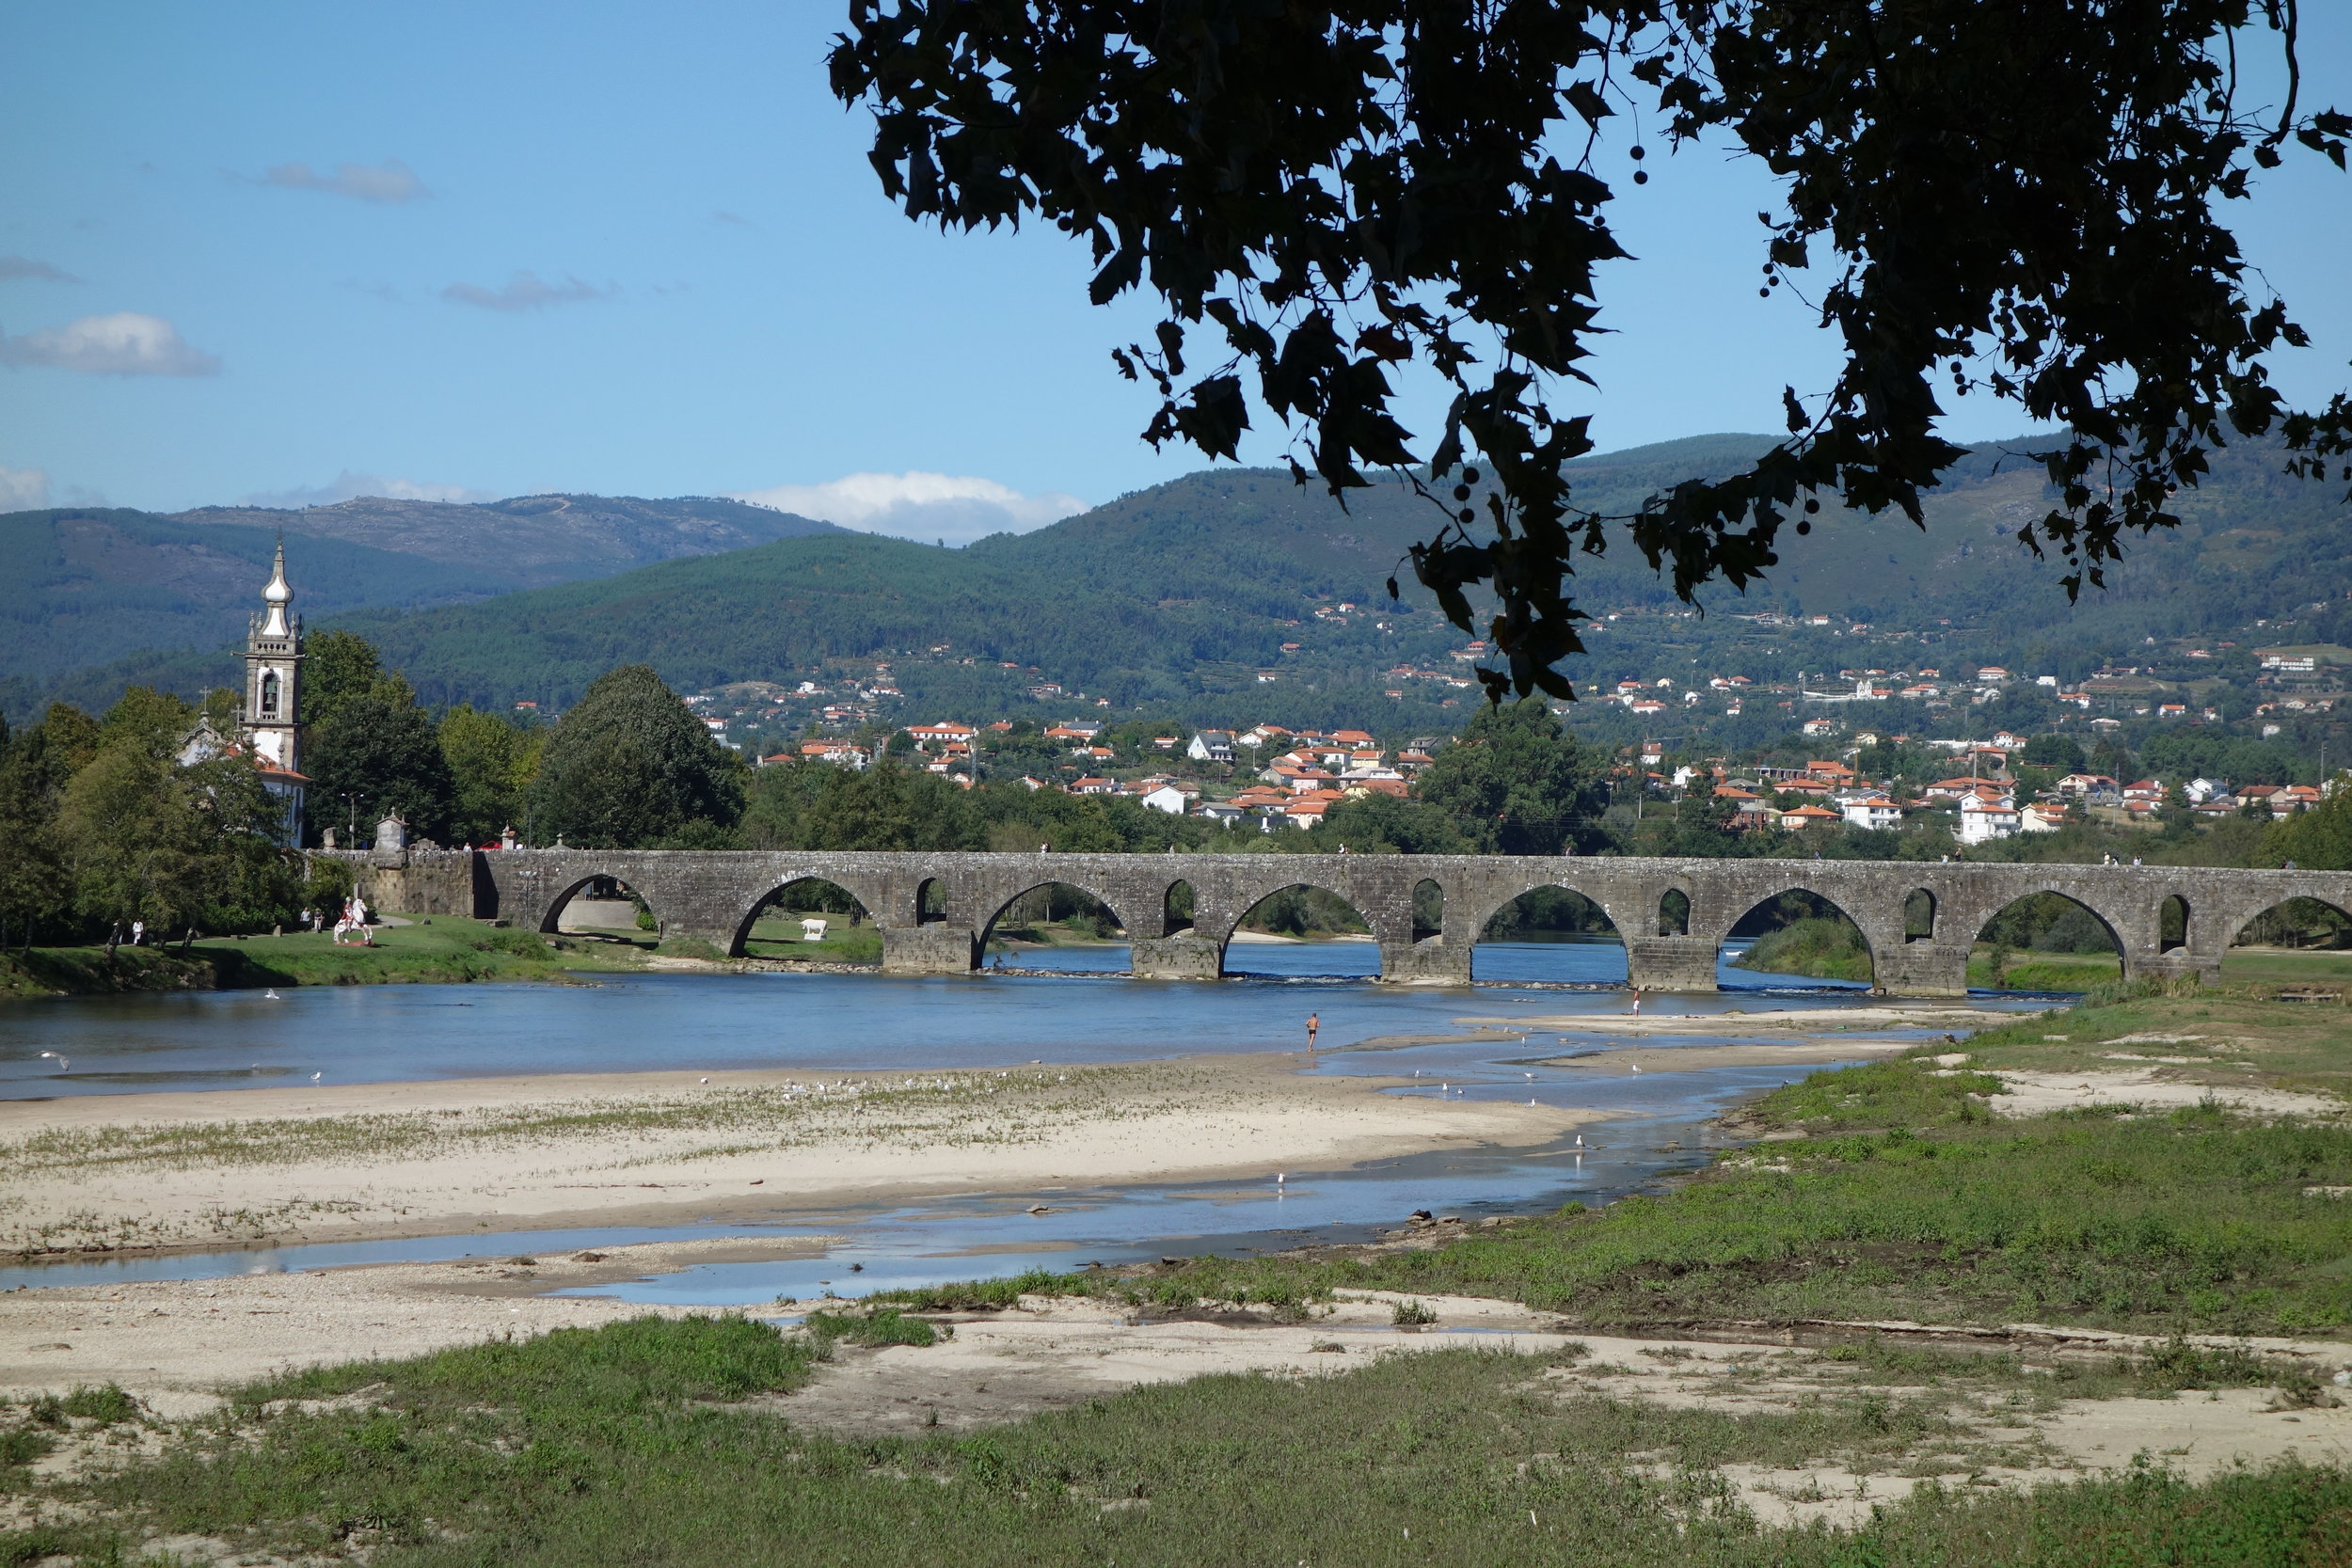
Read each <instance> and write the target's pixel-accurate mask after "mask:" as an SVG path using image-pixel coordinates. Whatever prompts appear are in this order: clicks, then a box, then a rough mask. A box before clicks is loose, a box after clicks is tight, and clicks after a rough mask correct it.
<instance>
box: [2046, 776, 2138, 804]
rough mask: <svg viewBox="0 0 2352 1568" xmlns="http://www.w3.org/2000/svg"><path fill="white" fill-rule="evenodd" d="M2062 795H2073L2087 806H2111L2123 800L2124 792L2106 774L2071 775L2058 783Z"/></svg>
mask: <svg viewBox="0 0 2352 1568" xmlns="http://www.w3.org/2000/svg"><path fill="white" fill-rule="evenodd" d="M2058 793H2059V794H2060V795H2072V796H2074V797H2075V798H2076V799H2078V800H2081V801H2082V802H2083V803H2084V804H2085V805H2090V806H2111V805H2113V804H2115V803H2116V802H2117V801H2119V800H2122V798H2123V792H2122V789H2121V788H2120V787H2119V786H2118V785H2117V784H2116V782H2115V781H2114V780H2113V779H2110V778H2108V777H2107V776H2106V774H2105V773H2069V774H2067V775H2066V777H2064V778H2062V779H2060V780H2059V781H2058Z"/></svg>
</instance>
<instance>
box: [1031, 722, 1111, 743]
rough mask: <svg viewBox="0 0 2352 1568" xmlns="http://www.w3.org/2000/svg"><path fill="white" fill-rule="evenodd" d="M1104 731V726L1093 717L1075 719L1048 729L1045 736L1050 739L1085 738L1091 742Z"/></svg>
mask: <svg viewBox="0 0 2352 1568" xmlns="http://www.w3.org/2000/svg"><path fill="white" fill-rule="evenodd" d="M1102 733H1103V726H1102V725H1100V724H1098V723H1096V722H1095V721H1093V720H1091V719H1073V720H1070V721H1067V722H1065V723H1060V724H1056V725H1055V726H1054V727H1053V728H1052V729H1050V730H1047V731H1046V732H1045V738H1046V739H1048V740H1084V741H1087V742H1089V743H1091V742H1092V741H1093V739H1094V737H1095V736H1098V735H1101V734H1102Z"/></svg>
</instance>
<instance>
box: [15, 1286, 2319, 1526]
mask: <svg viewBox="0 0 2352 1568" xmlns="http://www.w3.org/2000/svg"><path fill="white" fill-rule="evenodd" d="M832 1344H833V1340H832V1339H831V1338H826V1337H822V1336H818V1337H811V1336H808V1335H804V1334H803V1335H792V1336H785V1335H779V1334H778V1333H777V1332H776V1331H775V1330H773V1329H772V1328H770V1327H769V1326H767V1325H765V1324H762V1323H756V1322H752V1321H748V1320H744V1319H708V1318H688V1319H672V1320H660V1319H642V1320H636V1321H633V1322H630V1323H619V1324H614V1325H612V1326H610V1327H607V1328H603V1329H598V1330H593V1331H592V1330H563V1331H559V1332H557V1333H555V1334H551V1335H548V1336H546V1337H544V1338H538V1339H532V1340H527V1341H520V1342H500V1343H492V1344H488V1345H484V1346H478V1347H473V1348H469V1349H465V1350H456V1351H447V1352H442V1353H440V1354H435V1355H430V1356H424V1357H420V1358H417V1359H415V1360H410V1361H404V1362H396V1363H381V1362H373V1363H371V1362H362V1363H355V1364H352V1365H349V1366H346V1367H341V1368H334V1369H327V1370H316V1371H310V1372H303V1373H298V1374H294V1375H292V1376H289V1377H285V1378H280V1379H278V1380H275V1381H273V1382H269V1383H264V1384H261V1385H257V1386H251V1387H248V1388H246V1389H244V1390H241V1391H240V1392H239V1393H238V1395H237V1397H236V1399H235V1401H234V1402H233V1403H232V1405H231V1406H230V1409H228V1410H227V1411H225V1412H223V1413H222V1414H221V1415H220V1416H218V1417H216V1418H212V1419H210V1420H208V1421H204V1422H199V1423H196V1424H193V1425H190V1426H187V1427H183V1428H181V1429H179V1430H177V1431H176V1432H174V1433H170V1434H169V1435H167V1437H166V1439H165V1441H164V1446H163V1451H162V1452H161V1453H160V1455H158V1456H157V1457H154V1458H152V1459H147V1460H134V1461H132V1462H131V1463H129V1464H127V1465H123V1466H121V1467H119V1468H114V1469H106V1470H97V1471H92V1472H90V1473H89V1474H88V1475H87V1479H84V1480H82V1481H73V1482H66V1483H53V1484H52V1485H51V1486H50V1487H49V1488H48V1489H47V1490H46V1491H45V1493H44V1497H45V1499H46V1500H52V1501H55V1502H57V1503H61V1504H64V1505H66V1507H67V1508H69V1509H70V1510H71V1511H72V1512H71V1514H70V1515H66V1517H67V1521H68V1522H61V1523H52V1524H47V1525H40V1526H36V1527H34V1528H30V1529H19V1530H16V1531H14V1532H8V1531H0V1563H7V1564H23V1563H29V1562H34V1561H40V1560H44V1559H47V1558H50V1557H53V1556H68V1557H72V1558H73V1559H74V1560H77V1561H80V1562H86V1563H97V1562H118V1563H119V1562H126V1561H130V1560H135V1558H136V1557H137V1556H138V1554H139V1552H140V1550H141V1544H142V1543H143V1542H147V1541H153V1540H156V1539H159V1538H179V1539H180V1540H182V1541H185V1540H186V1539H188V1538H191V1537H194V1538H197V1539H199V1540H201V1541H203V1542H205V1543H207V1544H208V1545H211V1546H213V1547H215V1549H214V1550H208V1552H207V1554H206V1555H208V1556H220V1555H226V1556H229V1557H231V1558H235V1557H250V1556H260V1555H262V1554H267V1555H269V1556H270V1557H271V1558H273V1559H274V1560H288V1559H290V1558H300V1559H302V1560H324V1561H334V1560H351V1559H356V1558H358V1557H361V1556H364V1558H365V1560H366V1561H368V1562H369V1563H370V1564H371V1568H456V1565H460V1564H464V1565H478V1564H488V1563H497V1564H500V1565H501V1568H536V1565H541V1564H548V1565H554V1564H564V1565H570V1564H575V1563H582V1562H628V1563H633V1564H647V1565H656V1568H666V1565H673V1564H675V1565H679V1568H689V1565H704V1564H712V1565H716V1564H729V1565H733V1564H769V1563H775V1564H787V1563H808V1562H857V1563H861V1564H875V1565H890V1564H931V1563H938V1562H942V1561H949V1560H953V1561H955V1562H958V1563H959V1564H967V1565H971V1568H994V1565H998V1564H1003V1565H1008V1568H1011V1565H1019V1568H1034V1565H1036V1564H1039V1563H1120V1564H1127V1565H1131V1568H1156V1565H1161V1564H1167V1565H1169V1568H1174V1565H1180V1564H1181V1565H1193V1564H1200V1563H1236V1564H1240V1563H1266V1564H1274V1563H1292V1562H1295V1561H1308V1562H1346V1563H1361V1564H1373V1565H1386V1564H1403V1563H1415V1564H1419V1563H1433V1562H1438V1563H1450V1562H1476V1563H1480V1564H1493V1565H1496V1568H1513V1565H1517V1564H1522V1563H1524V1564H1530V1565H1533V1564H1539V1563H1540V1564H1547V1565H1549V1564H1557V1563H1558V1562H1560V1561H1562V1560H1565V1559H1575V1560H1589V1561H1596V1562H1607V1563H1611V1564H1616V1565H1625V1568H1645V1565H1659V1568H1667V1565H1671V1568H1765V1565H1768V1564H1771V1565H1786V1568H1814V1565H1819V1568H1863V1565H1865V1564H1889V1563H1914V1562H1916V1563H1928V1562H1933V1563H1940V1564H1954V1565H1957V1564H1979V1563H1982V1564H1993V1563H2002V1564H2012V1563H2026V1564H2053V1565H2055V1564H2061V1563H2063V1564H2074V1563H2092V1562H2096V1563H2108V1562H2113V1563H2124V1562H2134V1563H2137V1562H2153V1561H2183V1562H2208V1563H2232V1564H2249V1565H2271V1564H2276V1565H2279V1568H2300V1565H2316V1564H2320V1563H2328V1562H2336V1561H2341V1560H2344V1558H2343V1553H2344V1551H2345V1550H2346V1549H2347V1548H2352V1479H2347V1478H2346V1477H2345V1476H2344V1474H2343V1473H2341V1472H2339V1471H2334V1470H2328V1469H2320V1468H2312V1467H2306V1466H2302V1465H2295V1464H2284V1465H2273V1466H2271V1467H2269V1468H2266V1469H2264V1470H2261V1471H2245V1472H2237V1473H2233V1474H2226V1475H2224V1476H2222V1477H2220V1478H2217V1479H2216V1480H2214V1481H2209V1482H2206V1483H2204V1484H2196V1485H2193V1484H2189V1483H2187V1482H2185V1481H2180V1480H2177V1479H2175V1478H2172V1477H2170V1476H2168V1475H2167V1474H2165V1473H2164V1472H2163V1471H2161V1470H2160V1469H2156V1468H2153V1467H2147V1466H2142V1467H2137V1468H2134V1469H2131V1470H2128V1471H2126V1472H2125V1473H2123V1474H2122V1475H2120V1476H2114V1477H2108V1478H2104V1479H2099V1480H2092V1481H2078V1482H2071V1483H2062V1484H2055V1485H2049V1486H2045V1487H2042V1488H2040V1489H2037V1490H2035V1491H2033V1492H2031V1493H2027V1494H2019V1493H2015V1492H1994V1493H1992V1494H1990V1495H1974V1496H1972V1495H1969V1489H1968V1488H1966V1487H1957V1488H1953V1489H1949V1490H1947V1489H1944V1488H1941V1487H1935V1486H1927V1487H1923V1488H1922V1489H1921V1490H1920V1491H1919V1492H1918V1493H1916V1494H1915V1496H1914V1497H1913V1498H1912V1500H1910V1501H1907V1502H1904V1503H1899V1504H1892V1505H1888V1506H1885V1507H1883V1508H1882V1509H1880V1510H1878V1511H1876V1512H1875V1513H1874V1514H1873V1515H1872V1517H1871V1518H1870V1519H1869V1520H1868V1521H1867V1523H1866V1524H1864V1525H1863V1526H1862V1527H1861V1528H1859V1529H1857V1530H1854V1531H1851V1532H1837V1531H1832V1530H1828V1529H1823V1528H1808V1529H1804V1530H1764V1529H1759V1528H1757V1526H1756V1521H1755V1520H1754V1518H1753V1516H1752V1515H1750V1514H1749V1513H1747V1512H1746V1510H1745V1509H1744V1508H1743V1507H1742V1506H1741V1505H1740V1502H1739V1500H1738V1496H1737V1493H1736V1491H1735V1490H1734V1489H1733V1488H1732V1487H1731V1486H1730V1484H1729V1483H1728V1482H1727V1481H1725V1480H1724V1477H1723V1476H1722V1475H1721V1473H1720V1472H1719V1471H1718V1470H1717V1469H1716V1466H1719V1465H1728V1464H1756V1465H1772V1466H1775V1467H1782V1466H1795V1465H1804V1464H1807V1463H1819V1462H1820V1459H1821V1457H1822V1456H1824V1455H1829V1454H1836V1455H1837V1456H1839V1460H1840V1462H1841V1463H1842V1464H1845V1465H1851V1466H1852V1467H1854V1468H1855V1469H1856V1471H1857V1472H1859V1473H1864V1474H1868V1473H1873V1472H1876V1473H1885V1472H1886V1471H1887V1470H1888V1469H1890V1468H1899V1466H1900V1465H1901V1463H1902V1456H1903V1455H1904V1454H1905V1453H1906V1452H1908V1451H1912V1450H1914V1449H1916V1448H1917V1447H1919V1446H1920V1445H1922V1444H1926V1445H1931V1446H1934V1447H1935V1448H1937V1449H1943V1450H1946V1451H1948V1450H1949V1449H1950V1447H1951V1445H1953V1444H1955V1443H1965V1442H1966V1441H1967V1438H1966V1434H1965V1433H1963V1432H1961V1431H1960V1430H1958V1429H1957V1428H1956V1427H1955V1425H1954V1423H1953V1421H1952V1419H1951V1418H1950V1416H1949V1415H1948V1414H1947V1410H1946V1408H1945V1405H1944V1403H1943V1402H1940V1401H1938V1400H1934V1399H1928V1398H1907V1397H1903V1396H1902V1395H1901V1394H1900V1393H1899V1392H1898V1391H1893V1390H1890V1391H1888V1392H1885V1393H1881V1392H1878V1391H1876V1390H1874V1389H1871V1388H1868V1387H1856V1388H1854V1389H1852V1390H1850V1391H1844V1392H1833V1393H1831V1394H1829V1395H1827V1396H1825V1397H1823V1398H1821V1399H1820V1400H1817V1401H1813V1402H1808V1403H1807V1404H1806V1405H1805V1406H1804V1407H1803V1408H1800V1409H1793V1410H1788V1411H1781V1412H1758V1413H1755V1414H1749V1415H1742V1416H1729V1415H1724V1414H1722V1413H1719V1412H1715V1411H1710V1410H1704V1409H1694V1408H1673V1407H1667V1406H1662V1405H1655V1404H1642V1403H1635V1402H1623V1401H1617V1400H1612V1399H1609V1398H1606V1397H1601V1396H1597V1395H1593V1394H1588V1393H1579V1392H1572V1391H1568V1390H1565V1389H1564V1388H1562V1387H1561V1386H1557V1385H1553V1384H1550V1383H1549V1382H1548V1380H1547V1378H1546V1373H1547V1372H1548V1371H1549V1370H1551V1367H1552V1366H1553V1365H1555V1364H1557V1363H1559V1362H1572V1361H1573V1360H1574V1358H1575V1354H1576V1353H1575V1351H1574V1349H1573V1348H1571V1349H1570V1350H1568V1351H1566V1352H1564V1353H1563V1354H1562V1355H1561V1356H1559V1357H1555V1358H1552V1360H1551V1361H1547V1360H1546V1359H1545V1358H1541V1357H1535V1356H1527V1355H1515V1354H1495V1353H1491V1352H1481V1351H1478V1350H1474V1349H1449V1350H1442V1351H1433V1352H1428V1353H1425V1354H1411V1355H1397V1356H1391V1357H1386V1358H1383V1359H1381V1360H1379V1361H1377V1362H1375V1364H1373V1365H1371V1366H1369V1367H1367V1368H1364V1369H1361V1370H1353V1371H1350V1372H1346V1373H1343V1374H1339V1375H1334V1376H1327V1377H1312V1378H1304V1379H1296V1380H1294V1379H1290V1378H1281V1377H1265V1376H1217V1377H1207V1378H1200V1379H1195V1380H1193V1381H1191V1382H1188V1383H1183V1384H1175V1385H1163V1386H1151V1387H1143V1388H1137V1389H1134V1390H1131V1391H1129V1392H1127V1393H1124V1394H1120V1395H1117V1396H1114V1397H1110V1398H1105V1399H1102V1400H1097V1401H1094V1402H1089V1403H1088V1404H1086V1405H1084V1406H1081V1407H1078V1408H1074V1409H1071V1410H1066V1411H1061V1412H1057V1413H1055V1414H1051V1415H1044V1416H1039V1417H1034V1418H1029V1419H1027V1420H1025V1421H1021V1422H1018V1423H1016V1424H1013V1425H1009V1426H1005V1427H999V1428H994V1429H991V1430H987V1431H984V1432H981V1433H974V1434H971V1435H966V1436H960V1437H949V1436H926V1437H887V1438H874V1439H867V1440H864V1441H842V1440H837V1439H833V1438H828V1437H823V1436H818V1435H814V1434H811V1433H803V1432H801V1431H798V1430H796V1429H795V1428H794V1427H793V1426H792V1425H791V1424H790V1423H789V1422H788V1421H787V1420H785V1419H782V1418H779V1416H778V1414H777V1410H776V1408H775V1407H773V1406H771V1405H770V1404H768V1403H765V1402H763V1401H764V1400H765V1399H766V1397H768V1396H772V1395H774V1394H777V1393H781V1392H784V1391H787V1390H788V1389H790V1388H792V1387H795V1386H799V1385H800V1384H802V1383H803V1382H805V1381H806V1380H807V1378H808V1377H810V1376H811V1375H812V1374H813V1373H814V1372H815V1370H817V1367H818V1363H819V1362H820V1361H822V1360H823V1359H824V1358H825V1357H826V1356H827V1355H828V1354H831V1352H832ZM1901 1371H1902V1374H1903V1375H1906V1376H1913V1375H1916V1369H1915V1368H1908V1367H1907V1368H1904V1369H1901ZM60 1512H61V1513H63V1511H60Z"/></svg>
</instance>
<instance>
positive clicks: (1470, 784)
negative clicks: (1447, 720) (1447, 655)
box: [1415, 702, 1609, 855]
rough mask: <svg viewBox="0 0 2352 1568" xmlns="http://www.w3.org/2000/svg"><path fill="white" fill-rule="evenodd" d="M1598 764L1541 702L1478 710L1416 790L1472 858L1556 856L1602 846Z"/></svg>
mask: <svg viewBox="0 0 2352 1568" xmlns="http://www.w3.org/2000/svg"><path fill="white" fill-rule="evenodd" d="M1602 772H1603V765H1602V763H1601V761H1600V759H1598V758H1597V757H1594V756H1592V755H1590V754H1588V753H1587V752H1584V751H1583V750H1582V749H1581V748H1580V747H1579V746H1578V745H1577V743H1576V737H1575V736H1571V735H1570V734H1568V732H1567V731H1566V729H1565V728H1564V727H1563V726H1562V725H1561V722H1560V721H1559V719H1558V718H1557V717H1556V716H1554V715H1553V713H1552V711H1551V710H1550V709H1549V707H1546V706H1545V705H1543V704H1542V703H1540V702H1518V703H1511V704H1507V705H1502V706H1500V707H1483V708H1480V709H1479V710H1478V712H1477V713H1476V714H1475V715H1473V716H1472V718H1471V719H1470V723H1469V724H1468V726H1466V727H1465V728H1464V729H1463V731H1462V738H1461V739H1459V740H1457V741H1455V742H1454V744H1453V745H1451V746H1448V747H1446V748H1445V749H1444V750H1443V751H1441V752H1438V758H1437V760H1436V761H1435V762H1433V763H1432V764H1430V766H1429V768H1427V770H1426V771H1424V772H1423V773H1422V776H1421V780H1420V783H1419V784H1417V785H1416V786H1415V792H1416V793H1417V794H1418V795H1419V797H1420V799H1421V800H1422V801H1425V802H1427V803H1429V804H1431V805H1434V806H1436V807H1437V808H1438V809H1439V810H1440V811H1443V812H1445V813H1446V814H1448V815H1449V816H1452V817H1453V818H1454V820H1455V821H1457V822H1458V823H1459V824H1460V825H1461V831H1462V833H1463V835H1464V836H1465V837H1466V838H1468V839H1469V840H1470V844H1471V846H1472V847H1473V852H1475V853H1481V854H1502V855H1556V854H1559V853H1561V852H1562V851H1563V850H1586V851H1589V850H1594V849H1598V848H1601V847H1604V846H1605V845H1607V843H1608V842H1609V834H1608V831H1607V830H1606V829H1605V828H1603V827H1602V826H1601V823H1600V814H1601V811H1602V808H1603V807H1604V805H1605V804H1606V800H1605V796H1604V790H1603V786H1602V783H1601V777H1602Z"/></svg>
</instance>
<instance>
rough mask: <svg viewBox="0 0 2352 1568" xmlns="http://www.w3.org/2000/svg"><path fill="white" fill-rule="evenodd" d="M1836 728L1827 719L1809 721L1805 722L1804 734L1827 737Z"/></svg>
mask: <svg viewBox="0 0 2352 1568" xmlns="http://www.w3.org/2000/svg"><path fill="white" fill-rule="evenodd" d="M1836 727H1837V726H1836V724H1834V723H1832V722H1830V721H1828V720H1826V719H1808V720H1806V721H1804V733H1805V734H1807V735H1827V734H1829V733H1830V731H1832V730H1834V729H1836Z"/></svg>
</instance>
